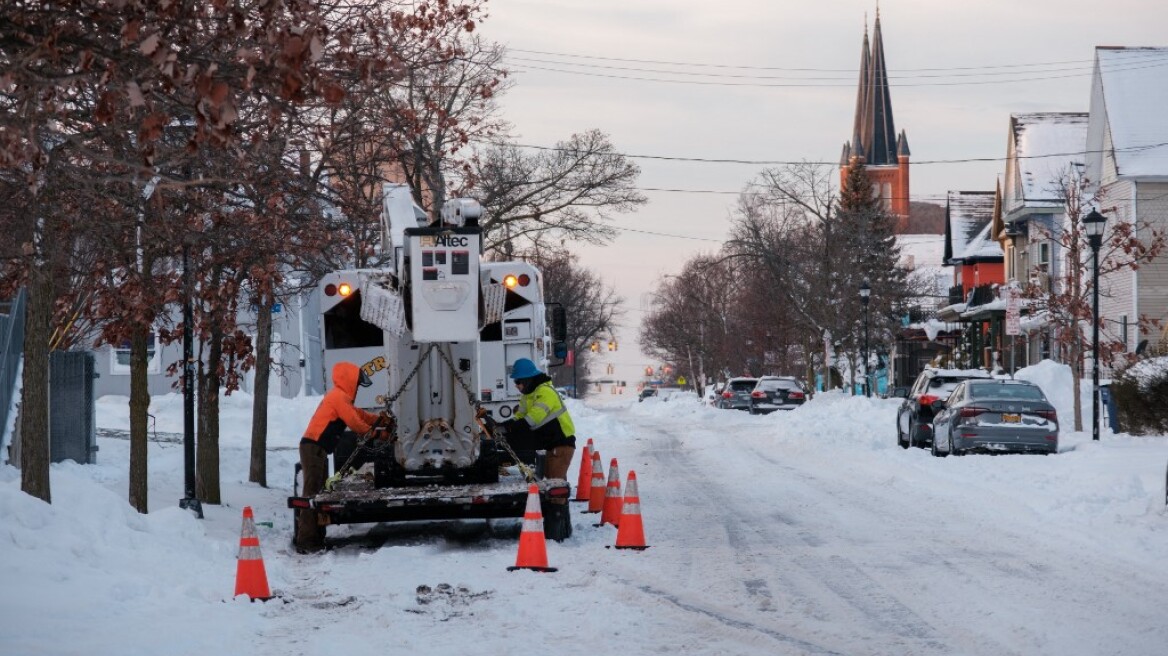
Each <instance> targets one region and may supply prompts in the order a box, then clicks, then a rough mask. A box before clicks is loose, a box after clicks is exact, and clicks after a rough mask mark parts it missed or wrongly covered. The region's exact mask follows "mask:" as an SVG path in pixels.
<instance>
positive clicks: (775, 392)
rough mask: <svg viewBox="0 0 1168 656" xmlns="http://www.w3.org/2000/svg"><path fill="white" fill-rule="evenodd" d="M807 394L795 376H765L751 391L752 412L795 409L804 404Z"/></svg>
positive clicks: (764, 412) (768, 412) (767, 412)
mask: <svg viewBox="0 0 1168 656" xmlns="http://www.w3.org/2000/svg"><path fill="white" fill-rule="evenodd" d="M805 400H806V394H805V392H804V390H803V386H802V385H800V384H799V381H798V380H796V379H794V378H789V377H785V376H763V377H762V378H759V379H758V384H757V385H755V386H754V390H753V391H751V393H750V414H752V415H765V414H770V413H772V412H774V411H775V410H794V409H795V408H798V407H799V406H801V405H803V401H805Z"/></svg>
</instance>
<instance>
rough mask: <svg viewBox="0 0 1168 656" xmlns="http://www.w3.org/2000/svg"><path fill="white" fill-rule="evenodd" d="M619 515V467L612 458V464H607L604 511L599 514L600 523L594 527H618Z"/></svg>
mask: <svg viewBox="0 0 1168 656" xmlns="http://www.w3.org/2000/svg"><path fill="white" fill-rule="evenodd" d="M620 515H621V486H620V466H619V465H617V464H616V458H613V459H612V462H610V463H609V464H608V486H607V487H606V488H605V489H604V511H603V512H602V513H601V514H600V523H599V524H597V525H596V526H604V525H605V524H612V525H613V526H618V525H619V524H620Z"/></svg>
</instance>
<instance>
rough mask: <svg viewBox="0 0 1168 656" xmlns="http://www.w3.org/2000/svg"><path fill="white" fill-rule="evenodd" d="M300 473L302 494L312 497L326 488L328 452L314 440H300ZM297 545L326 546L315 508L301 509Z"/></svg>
mask: <svg viewBox="0 0 1168 656" xmlns="http://www.w3.org/2000/svg"><path fill="white" fill-rule="evenodd" d="M300 475H301V477H302V479H303V483H304V485H303V489H302V490H301V491H300V496H302V497H307V498H310V499H311V498H312V497H315V496H316V495H317V494H319V493H320V491H321V490H323V489H324V482H325V481H326V480H328V452H327V451H325V450H324V449H323V448H321V446H320V445H319V444H317V443H316V442H313V441H312V440H301V441H300ZM296 546H297V547H300V548H301V549H320V548H322V547H324V527H323V526H321V525H320V520H319V518H318V517H317V514H316V511H315V510H301V511H300V515H299V519H298V520H297V530H296Z"/></svg>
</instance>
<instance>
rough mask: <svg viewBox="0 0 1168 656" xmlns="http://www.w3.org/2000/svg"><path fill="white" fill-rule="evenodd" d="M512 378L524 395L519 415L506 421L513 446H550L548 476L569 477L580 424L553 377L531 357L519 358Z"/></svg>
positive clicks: (548, 447)
mask: <svg viewBox="0 0 1168 656" xmlns="http://www.w3.org/2000/svg"><path fill="white" fill-rule="evenodd" d="M511 379H512V380H514V381H515V386H516V387H517V388H519V391H520V392H521V393H522V394H523V396H521V397H520V398H519V410H518V411H517V412H516V413H515V416H514V417H513V418H511V419H509V420H507V421H506V422H503V424H502V427H503V429H504V431H505V432H506V434H507V440H508V442H510V443H511V444H512V446H516V442H519V443H523V442H527V443H530V444H531V446H532V448H535V449H544V450H546V451H547V459H546V461H545V464H544V475H545V478H563V479H567V477H568V466H569V465H570V464H572V455H573V454H575V453H576V427H575V426H574V425H572V417H571V415H569V414H568V409H567V408H566V407H564V401H563V399H561V398H560V395H559V393H558V392H556V388H555V386H553V385H552V379H551V378H550V377H549V376H548V375H547V374H545V373H544V372H542V371H540V370H539V367H537V366H535V363H534V362H532V361H531V360H529V359H527V358H520V359H518V360H516V361H515V364H514V365H512V367H511ZM566 501H567V499H564V502H566Z"/></svg>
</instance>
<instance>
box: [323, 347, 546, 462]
mask: <svg viewBox="0 0 1168 656" xmlns="http://www.w3.org/2000/svg"><path fill="white" fill-rule="evenodd" d="M434 349H438V355H440V356H441V357H442V360H443V361H444V362H446V366H447V367H449V368H450V373H451V374H452V375H453V376H454V380H456V381H458V384H459V386H460V387H462V389H463V391H464V392H466V398H467V401H469V402H470V406H471V408H473V409H474V410H475V415H476V417H477V415H478V410H480V409H481V408H482V403H480V402H479V401H478V400H477V399H475V395H474V391H473V390H472V389H471V388H470V386H469V385H468V384H467V383H466V381H464V380H463V379H462V376H460V375H459V374H458V368H457V367H455V366H454V362H452V361H451V359H450V356H449V355H447V354H446V351H444V350H442V349H441V348H439V347H438V344H437V343H431V344H430V345H429V346H428V347H426V350H425V351H423V352H422V354H421V355H419V356H418V362H417V364H415V365H414V368H413V369H411V370H410V373H409V374H408V375H406V377H405V380H403V381H402V384H401V386H400V387H398V390H397V392H395V393H394V394H393V395H391V396H390V397H388V398H387V399H386V400H385V410H386V412H389V411H390V407H391V406H392V405H393V402H394V401H397V399H398V397H399V396H401V395H402V394H403V393H405V391H406V387H408V386H409V384H410V381H412V380H413V379H414V376H416V375H417V374H418V371H419V370H420V369H421V368H422V365H423V364H424V363H425V362H426V359H427V358H428V357H429V356H430V351H433V350H434ZM374 427H376V425H375V426H374ZM480 427H482V426H481V424H480ZM486 432H487V433H488V434H489V435H491V437H492V438H493V439H494V440H495V442H497V443H498V444H499V445H500V446H502V447H503V450H504V451H506V452H507V455H509V456H511V459H512V460H513V461H514V462H515V464H516V466H517V467H519V471H520V472H521V473H522V474H523V477H524V479H526V480H527V481H528V482H529V483H532V482H535V472H534V471H533V470H532V469H531V467H529V466H528V465H527V464H526V463H524V462H523V461H522V460H520V459H519V456H518V455H517V454H516V453H515V450H514V449H512V448H511V445H510V444H508V443H507V440H506V439H505V438H504V437H503V436H502V435H497V434H493V433H491V432H490V431H486ZM373 433H374V431H373V430H370V431H369V432H368V433H366V434H365V435H363V436H361V438H360V439H358V441H357V446H356V448H354V449H353V452H352V453H351V454H349V457H348V459H347V460H345V464H344V465H342V466H341V468H340V469H338V470H337V477H338V478H343V477H344V476H346V475H348V469H349V465H350V464H351V463H352V462H353V460H354V459H355V458H356V457H357V454H359V453H361V451H362V450H364V451H367V452H369V453H373V454H378V453H380V452H382V451H388V450H389V449H390V448H392V447H393V442H391V441H387V442H385V443H384V444H374V445H370V444H369V439H370V438H371V437H372V436H373ZM330 480H332V479H330Z"/></svg>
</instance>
